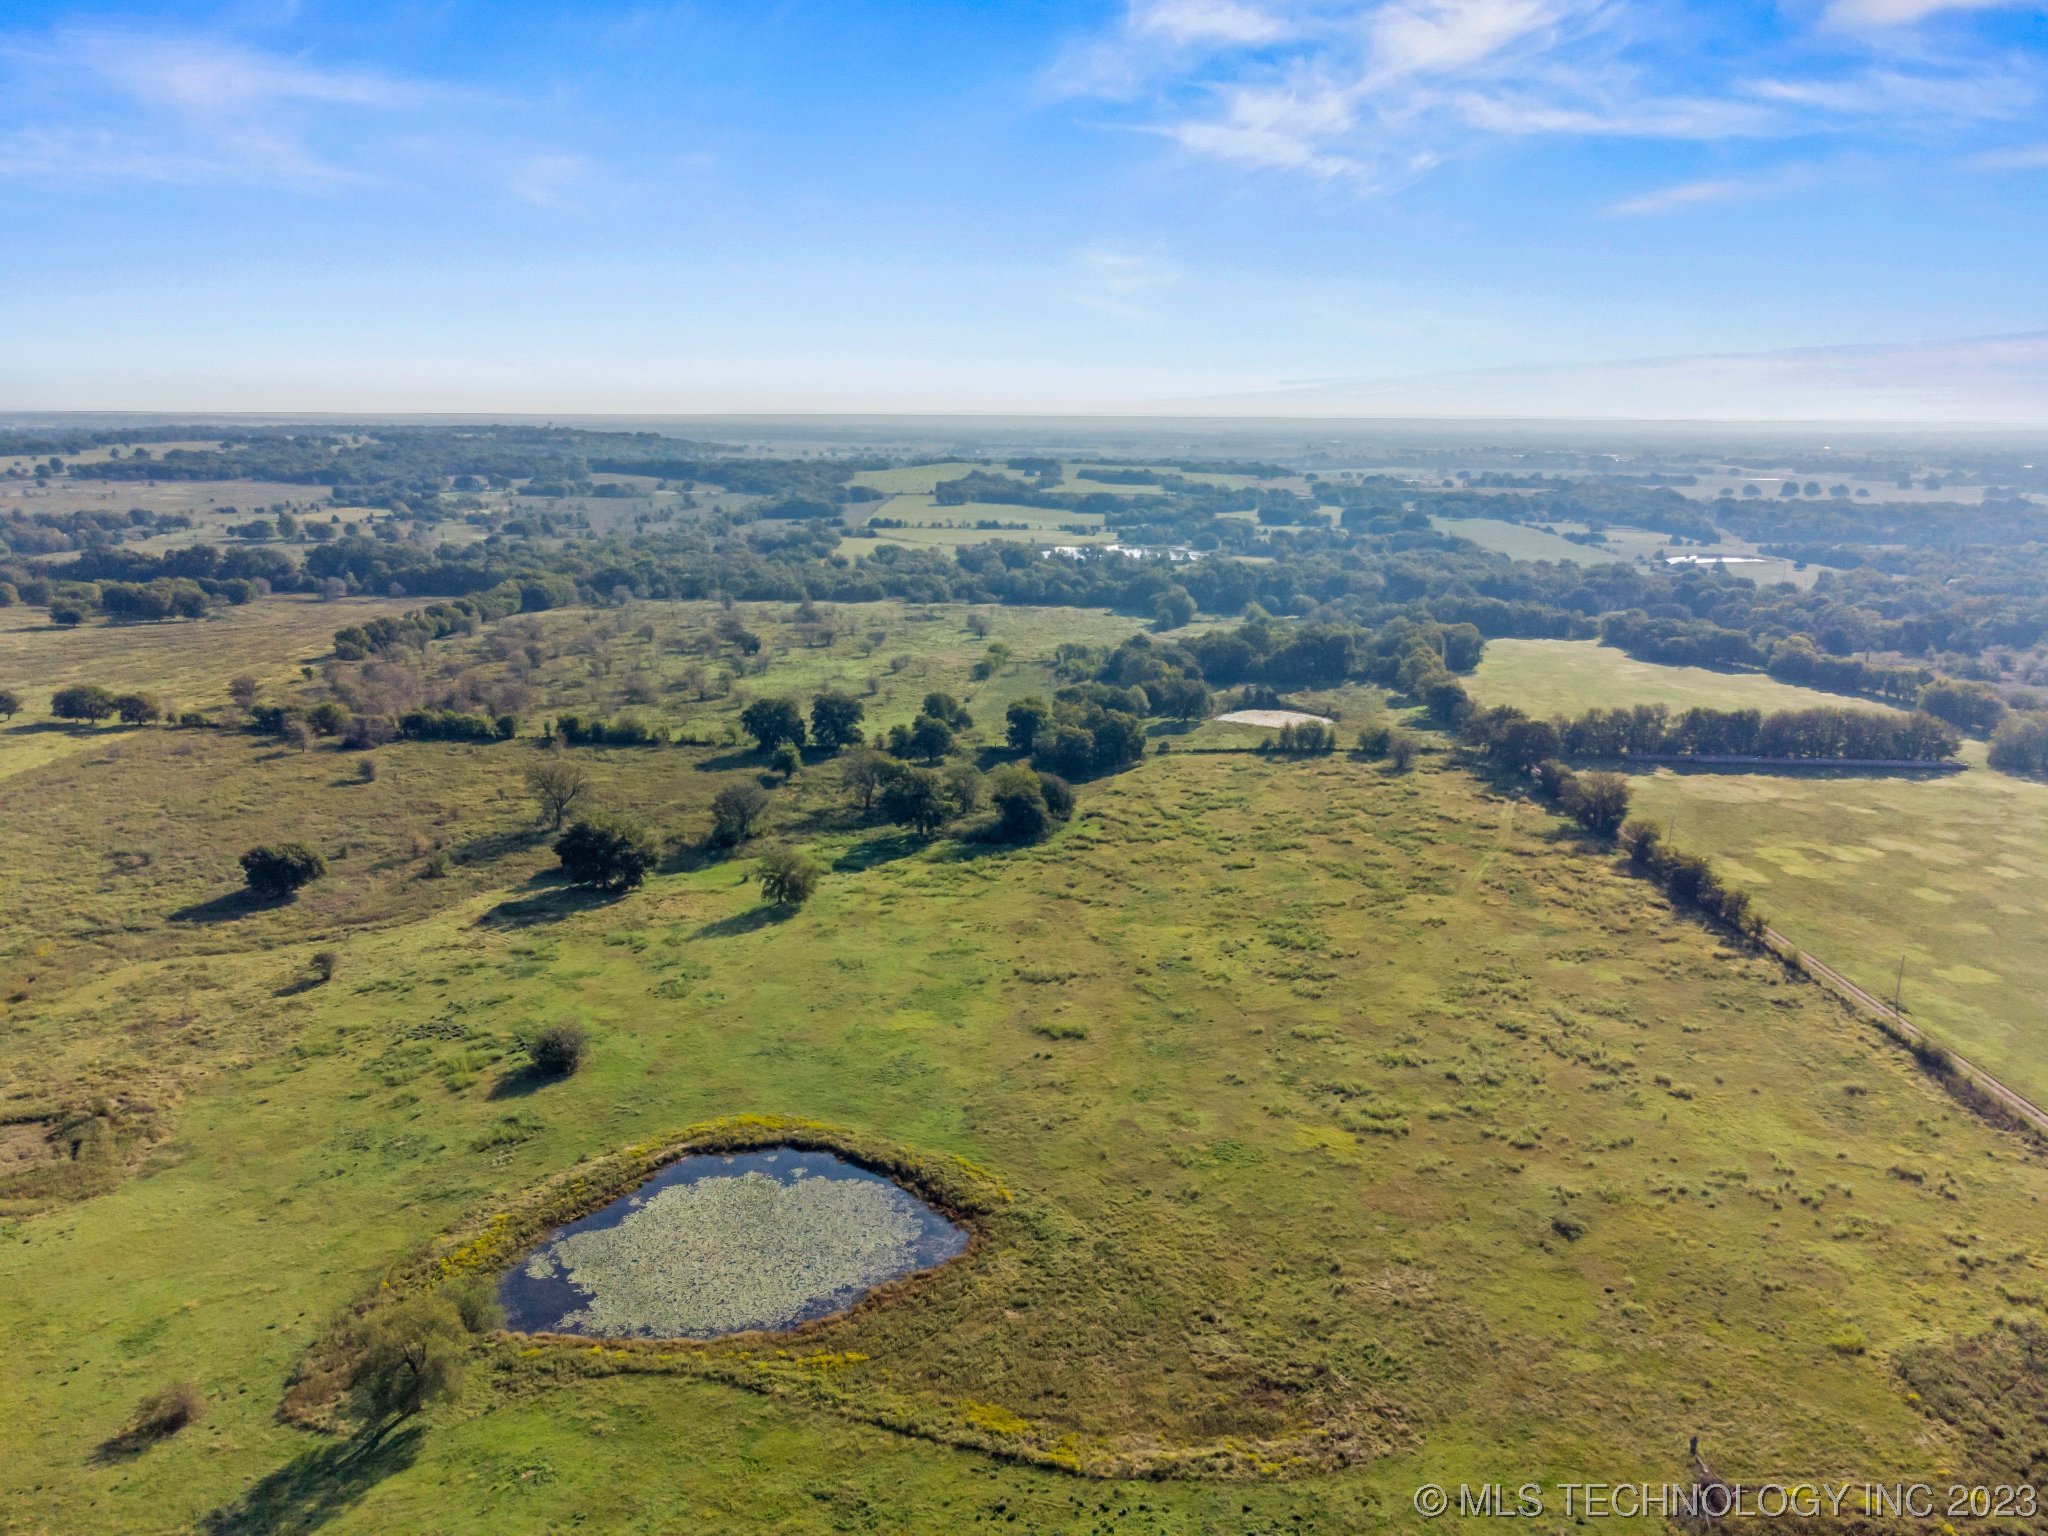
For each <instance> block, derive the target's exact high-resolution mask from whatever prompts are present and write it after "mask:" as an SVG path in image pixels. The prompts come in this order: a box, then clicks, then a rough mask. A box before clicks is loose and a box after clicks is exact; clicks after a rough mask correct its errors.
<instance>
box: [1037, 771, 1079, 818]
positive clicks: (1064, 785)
mask: <svg viewBox="0 0 2048 1536" xmlns="http://www.w3.org/2000/svg"><path fill="white" fill-rule="evenodd" d="M1038 788H1039V792H1040V793H1041V794H1043V795H1044V796H1045V808H1046V809H1047V810H1048V811H1051V812H1052V819H1053V820H1054V821H1071V820H1072V819H1073V816H1074V786H1073V785H1071V784H1069V783H1068V782H1067V781H1066V780H1065V779H1063V778H1061V777H1060V776H1059V775H1058V774H1056V773H1041V774H1040V775H1039V776H1038Z"/></svg>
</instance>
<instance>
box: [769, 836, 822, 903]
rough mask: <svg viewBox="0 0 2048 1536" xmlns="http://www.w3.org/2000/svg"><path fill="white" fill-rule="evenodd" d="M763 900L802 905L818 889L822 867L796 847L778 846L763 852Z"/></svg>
mask: <svg viewBox="0 0 2048 1536" xmlns="http://www.w3.org/2000/svg"><path fill="white" fill-rule="evenodd" d="M760 879H761V899H762V900H763V901H766V902H771V903H773V904H774V905H775V906H778V907H800V906H802V905H803V904H804V903H805V902H807V901H809V900H810V899H811V893H812V892H813V891H815V890H817V888H818V866H817V865H815V864H813V863H812V862H811V861H810V860H809V859H807V858H805V857H804V856H803V855H802V854H800V853H798V852H797V851H796V850H795V849H794V848H788V847H783V846H780V845H778V846H777V847H774V848H770V849H769V850H768V851H767V852H766V853H764V854H762V855H761V870H760Z"/></svg>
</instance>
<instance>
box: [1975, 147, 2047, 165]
mask: <svg viewBox="0 0 2048 1536" xmlns="http://www.w3.org/2000/svg"><path fill="white" fill-rule="evenodd" d="M1970 163H1971V164H1972V165H1974V166H1975V167H1977V169H1979V170H1984V171H2043V170H2048V144H2020V145H2016V146H2014V147H2012V148H2010V149H1988V150H1985V151H1984V152H1983V153H1982V154H1980V155H1977V156H1975V157H1974V158H1973V159H1972V160H1971V162H1970Z"/></svg>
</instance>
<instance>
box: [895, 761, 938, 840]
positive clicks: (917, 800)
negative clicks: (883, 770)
mask: <svg viewBox="0 0 2048 1536" xmlns="http://www.w3.org/2000/svg"><path fill="white" fill-rule="evenodd" d="M947 809H948V807H947V802H946V787H945V785H944V784H943V783H942V782H941V781H940V779H939V776H938V774H936V773H934V772H933V771H932V770H931V769H929V768H904V769H900V770H899V771H898V772H896V773H895V774H893V775H892V776H891V777H890V779H889V782H888V783H887V784H886V785H884V786H883V789H882V814H883V815H884V816H887V817H888V818H889V819H890V820H891V821H893V822H895V823H896V824H897V825H898V826H907V827H912V828H915V829H916V830H917V831H918V832H920V833H921V834H923V835H924V836H926V837H929V836H931V835H932V833H934V832H936V831H938V830H939V828H940V827H943V826H944V825H945V824H946V812H947Z"/></svg>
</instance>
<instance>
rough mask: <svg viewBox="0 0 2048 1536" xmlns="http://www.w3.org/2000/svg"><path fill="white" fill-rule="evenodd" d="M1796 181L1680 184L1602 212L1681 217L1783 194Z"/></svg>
mask: <svg viewBox="0 0 2048 1536" xmlns="http://www.w3.org/2000/svg"><path fill="white" fill-rule="evenodd" d="M1794 179H1795V178H1793V177H1790V176H1788V175H1782V174H1780V175H1770V176H1748V177H1743V176H1723V177H1713V178H1709V179H1706V180H1702V181H1682V182H1679V183H1678V184H1677V185H1675V186H1669V187H1660V188H1658V189H1657V190H1656V191H1654V192H1645V193H1642V194H1641V195H1639V196H1636V197H1629V198H1623V199H1622V200H1621V201H1620V202H1618V203H1613V204H1610V205H1609V206H1608V207H1607V208H1606V209H1605V210H1604V212H1605V213H1606V214H1607V215H1608V217H1610V218H1617V219H1647V218H1655V217H1658V216H1660V215H1663V214H1671V213H1684V212H1686V211H1687V210H1688V209H1692V208H1708V207H1713V206H1714V205H1716V204H1719V203H1745V202H1750V201H1752V200H1754V199H1756V198H1759V197H1768V196H1770V195H1771V194H1772V193H1775V192H1781V191H1783V190H1784V189H1785V188H1786V186H1787V185H1789V184H1790V183H1791V182H1792V181H1793V180H1794Z"/></svg>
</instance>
